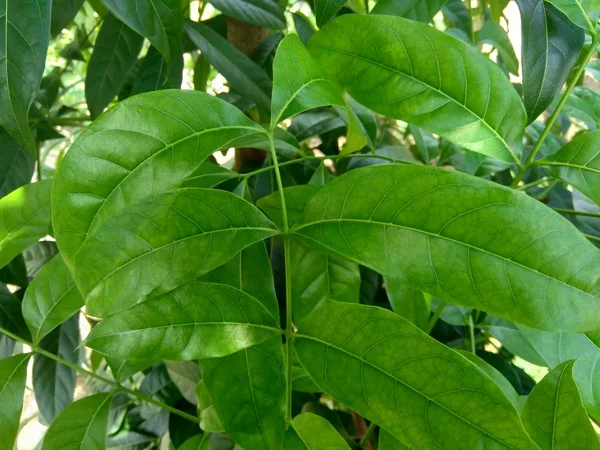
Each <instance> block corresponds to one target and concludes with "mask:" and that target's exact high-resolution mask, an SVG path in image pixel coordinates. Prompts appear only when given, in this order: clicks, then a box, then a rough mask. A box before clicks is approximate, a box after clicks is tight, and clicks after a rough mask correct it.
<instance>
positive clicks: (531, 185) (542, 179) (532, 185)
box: [517, 178, 549, 191]
mask: <svg viewBox="0 0 600 450" xmlns="http://www.w3.org/2000/svg"><path fill="white" fill-rule="evenodd" d="M548 180H549V178H540V179H539V180H535V181H532V182H531V183H527V184H524V185H523V186H519V187H517V191H526V190H527V189H529V188H532V187H536V186H539V185H540V184H542V183H544V182H545V181H548Z"/></svg>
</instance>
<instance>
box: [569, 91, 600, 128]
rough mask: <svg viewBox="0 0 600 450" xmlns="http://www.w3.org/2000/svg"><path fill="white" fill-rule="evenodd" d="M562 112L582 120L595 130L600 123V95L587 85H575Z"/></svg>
mask: <svg viewBox="0 0 600 450" xmlns="http://www.w3.org/2000/svg"><path fill="white" fill-rule="evenodd" d="M562 113H563V114H565V115H567V116H571V117H574V118H575V119H578V120H581V121H582V122H584V123H585V125H586V126H587V127H588V128H590V129H592V130H595V129H596V128H598V126H599V125H600V95H598V94H597V93H596V92H594V91H592V90H591V89H588V88H585V87H579V86H578V87H575V89H573V92H571V95H569V98H568V99H567V102H566V103H565V106H563V109H562Z"/></svg>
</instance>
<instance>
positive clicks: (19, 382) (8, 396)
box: [0, 354, 31, 449]
mask: <svg viewBox="0 0 600 450" xmlns="http://www.w3.org/2000/svg"><path fill="white" fill-rule="evenodd" d="M29 356H31V355H28V354H25V355H16V356H11V357H10V358H5V359H0V405H2V409H1V411H2V414H0V447H1V448H6V449H11V448H13V447H14V445H15V441H16V440H17V434H18V432H19V419H20V418H21V411H22V409H23V395H24V394H25V380H26V378H27V362H28V361H29Z"/></svg>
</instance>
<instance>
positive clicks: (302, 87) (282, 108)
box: [271, 34, 346, 128]
mask: <svg viewBox="0 0 600 450" xmlns="http://www.w3.org/2000/svg"><path fill="white" fill-rule="evenodd" d="M329 105H337V106H342V107H346V102H345V100H344V97H343V92H342V90H341V88H340V87H339V86H337V85H336V84H335V83H334V82H332V81H331V80H330V79H328V78H326V77H325V75H324V71H323V69H322V68H321V66H320V65H319V64H317V62H316V61H315V60H314V59H313V58H312V56H311V55H310V53H309V52H308V50H307V49H306V47H304V45H303V44H302V42H301V41H300V38H299V37H298V35H296V34H290V35H288V36H286V37H285V39H284V40H283V41H281V44H279V48H278V49H277V53H276V54H275V61H274V63H273V104H272V108H271V127H272V128H274V127H275V126H277V124H278V123H280V122H281V121H282V120H285V119H287V118H288V117H291V116H294V115H296V114H298V113H301V112H303V111H306V110H308V109H312V108H317V107H319V106H329Z"/></svg>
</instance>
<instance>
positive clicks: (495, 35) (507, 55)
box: [477, 20, 519, 75]
mask: <svg viewBox="0 0 600 450" xmlns="http://www.w3.org/2000/svg"><path fill="white" fill-rule="evenodd" d="M477 42H478V43H480V44H489V45H491V46H492V47H494V48H495V49H496V50H497V51H498V55H500V57H501V58H502V61H503V62H504V64H506V68H507V69H508V71H509V72H510V73H512V74H513V75H519V60H518V59H517V55H516V54H515V49H514V48H513V46H512V44H511V42H510V39H509V38H508V34H507V33H506V31H504V28H502V27H501V26H500V24H498V23H496V22H494V21H491V20H488V21H486V22H485V23H484V24H483V26H482V27H481V30H479V33H478V34H477Z"/></svg>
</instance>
